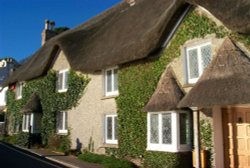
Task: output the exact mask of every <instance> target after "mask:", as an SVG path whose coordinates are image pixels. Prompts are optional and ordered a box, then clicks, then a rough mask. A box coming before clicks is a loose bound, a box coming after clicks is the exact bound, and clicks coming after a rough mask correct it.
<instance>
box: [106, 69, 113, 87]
mask: <svg viewBox="0 0 250 168" xmlns="http://www.w3.org/2000/svg"><path fill="white" fill-rule="evenodd" d="M106 78H107V79H106V82H107V83H106V84H107V86H106V88H107V92H111V91H112V71H111V70H109V71H106Z"/></svg>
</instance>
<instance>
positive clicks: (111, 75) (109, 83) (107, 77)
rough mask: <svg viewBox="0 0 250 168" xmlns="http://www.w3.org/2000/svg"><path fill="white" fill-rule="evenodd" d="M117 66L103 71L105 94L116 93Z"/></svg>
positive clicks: (112, 94)
mask: <svg viewBox="0 0 250 168" xmlns="http://www.w3.org/2000/svg"><path fill="white" fill-rule="evenodd" d="M117 72H118V68H117V67H115V68H110V69H106V70H105V72H104V81H105V96H115V95H118V75H117Z"/></svg>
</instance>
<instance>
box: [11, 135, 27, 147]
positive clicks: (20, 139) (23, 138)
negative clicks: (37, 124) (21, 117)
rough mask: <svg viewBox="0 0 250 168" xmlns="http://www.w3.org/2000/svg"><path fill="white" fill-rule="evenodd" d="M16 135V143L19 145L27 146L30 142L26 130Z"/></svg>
mask: <svg viewBox="0 0 250 168" xmlns="http://www.w3.org/2000/svg"><path fill="white" fill-rule="evenodd" d="M14 136H15V142H14V144H16V145H19V146H23V147H27V146H28V142H29V133H26V132H20V133H18V134H16V135H14Z"/></svg>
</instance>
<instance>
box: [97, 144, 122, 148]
mask: <svg viewBox="0 0 250 168" xmlns="http://www.w3.org/2000/svg"><path fill="white" fill-rule="evenodd" d="M101 147H103V148H119V146H118V144H107V143H104V144H103V145H102V146H101Z"/></svg>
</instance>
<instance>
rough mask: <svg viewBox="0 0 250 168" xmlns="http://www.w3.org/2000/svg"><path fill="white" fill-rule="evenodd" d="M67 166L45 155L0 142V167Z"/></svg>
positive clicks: (38, 167)
mask: <svg viewBox="0 0 250 168" xmlns="http://www.w3.org/2000/svg"><path fill="white" fill-rule="evenodd" d="M19 167H20V168H66V167H65V166H63V165H60V164H58V163H54V162H52V161H50V160H48V159H45V158H43V157H39V156H36V155H33V154H31V153H28V152H25V151H22V150H19V149H17V148H15V147H14V146H10V145H6V144H4V143H2V142H0V168H19Z"/></svg>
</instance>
